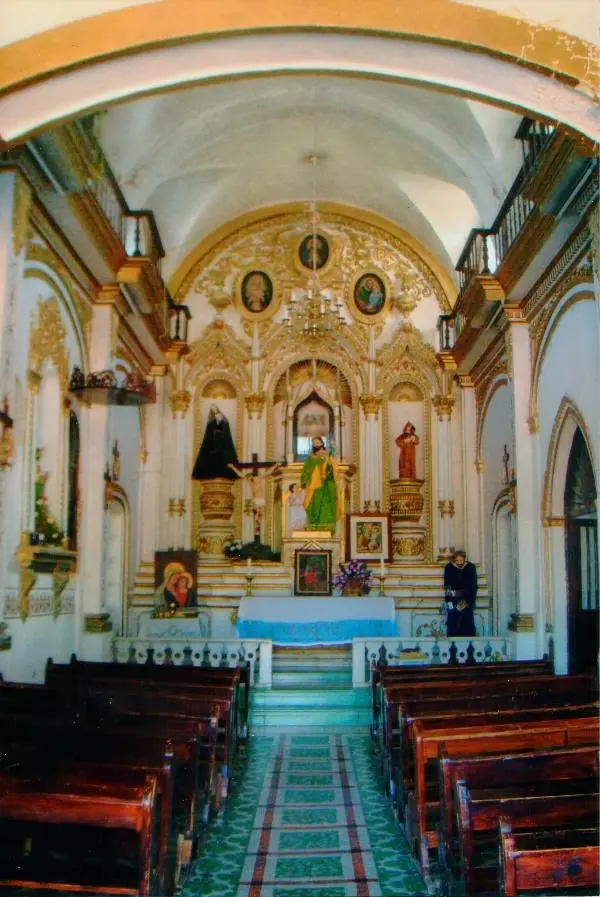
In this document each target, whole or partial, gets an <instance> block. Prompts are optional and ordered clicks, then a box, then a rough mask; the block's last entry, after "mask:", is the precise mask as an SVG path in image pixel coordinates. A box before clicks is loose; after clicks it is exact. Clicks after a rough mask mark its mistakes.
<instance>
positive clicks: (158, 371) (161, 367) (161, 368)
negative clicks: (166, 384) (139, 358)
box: [149, 364, 171, 377]
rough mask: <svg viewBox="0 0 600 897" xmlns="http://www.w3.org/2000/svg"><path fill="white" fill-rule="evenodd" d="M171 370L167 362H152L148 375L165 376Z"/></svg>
mask: <svg viewBox="0 0 600 897" xmlns="http://www.w3.org/2000/svg"><path fill="white" fill-rule="evenodd" d="M170 370H171V368H170V365H168V364H153V365H152V367H151V368H150V371H149V376H150V377H166V376H167V374H168V373H169V371H170Z"/></svg>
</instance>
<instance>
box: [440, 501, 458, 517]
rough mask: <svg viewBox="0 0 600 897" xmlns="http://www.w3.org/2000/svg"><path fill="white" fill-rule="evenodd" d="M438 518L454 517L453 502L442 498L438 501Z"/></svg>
mask: <svg viewBox="0 0 600 897" xmlns="http://www.w3.org/2000/svg"><path fill="white" fill-rule="evenodd" d="M438 511H439V512H440V517H454V501H453V499H451V498H442V499H440V500H439V501H438Z"/></svg>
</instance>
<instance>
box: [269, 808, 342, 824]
mask: <svg viewBox="0 0 600 897" xmlns="http://www.w3.org/2000/svg"><path fill="white" fill-rule="evenodd" d="M336 822H337V812H336V811H335V810H328V809H327V808H326V807H324V808H323V809H321V808H319V809H318V810H307V809H304V810H287V809H286V810H284V811H283V813H282V815H281V824H282V825H335V823H336Z"/></svg>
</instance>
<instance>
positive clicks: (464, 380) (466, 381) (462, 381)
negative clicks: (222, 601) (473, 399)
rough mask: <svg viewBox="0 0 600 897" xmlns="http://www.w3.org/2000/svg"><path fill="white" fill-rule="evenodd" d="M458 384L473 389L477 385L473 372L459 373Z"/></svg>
mask: <svg viewBox="0 0 600 897" xmlns="http://www.w3.org/2000/svg"><path fill="white" fill-rule="evenodd" d="M458 385H459V386H462V388H463V389H473V387H474V386H475V379H474V378H473V375H472V374H459V375H458Z"/></svg>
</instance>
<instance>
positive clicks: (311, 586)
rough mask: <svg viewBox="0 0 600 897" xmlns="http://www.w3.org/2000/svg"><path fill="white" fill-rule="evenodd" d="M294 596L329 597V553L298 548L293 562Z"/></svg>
mask: <svg viewBox="0 0 600 897" xmlns="http://www.w3.org/2000/svg"><path fill="white" fill-rule="evenodd" d="M294 592H295V594H296V595H331V551H320V550H317V549H312V548H311V549H308V548H306V549H304V548H299V549H298V550H297V551H296V554H295V561H294Z"/></svg>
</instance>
